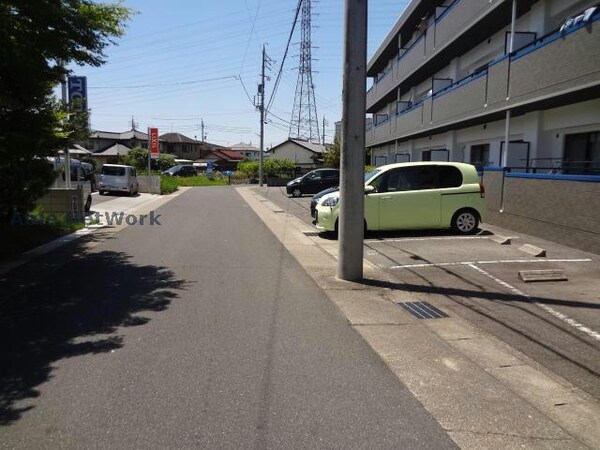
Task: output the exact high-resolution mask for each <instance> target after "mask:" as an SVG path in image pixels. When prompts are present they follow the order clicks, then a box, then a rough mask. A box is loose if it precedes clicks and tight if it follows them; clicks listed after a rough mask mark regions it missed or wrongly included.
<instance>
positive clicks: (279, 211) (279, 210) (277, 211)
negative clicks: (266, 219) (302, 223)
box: [273, 209, 285, 214]
mask: <svg viewBox="0 0 600 450" xmlns="http://www.w3.org/2000/svg"><path fill="white" fill-rule="evenodd" d="M273 212H274V213H278V214H281V213H284V212H285V211H284V210H282V209H276V210H274V211H273Z"/></svg>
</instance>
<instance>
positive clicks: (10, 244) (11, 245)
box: [0, 208, 84, 261]
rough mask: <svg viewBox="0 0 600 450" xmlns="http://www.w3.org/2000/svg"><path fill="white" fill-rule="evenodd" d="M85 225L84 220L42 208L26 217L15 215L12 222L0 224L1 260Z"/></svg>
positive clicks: (8, 258)
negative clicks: (77, 220) (76, 220)
mask: <svg viewBox="0 0 600 450" xmlns="http://www.w3.org/2000/svg"><path fill="white" fill-rule="evenodd" d="M83 227H84V223H83V222H72V221H69V220H66V217H65V215H60V214H56V215H52V216H50V215H44V214H43V213H42V211H41V209H40V208H36V209H35V210H34V212H32V213H31V214H29V215H27V216H26V217H22V216H14V217H13V218H12V220H11V223H3V224H0V234H1V235H2V240H3V241H4V243H3V245H2V246H0V261H7V260H10V259H14V258H16V257H18V256H19V255H20V254H21V253H23V252H26V251H27V250H31V249H32V248H35V247H39V246H40V245H43V244H46V243H47V242H50V241H52V240H54V239H57V238H59V237H61V236H64V235H66V234H69V233H73V232H74V231H77V230H80V229H82V228H83Z"/></svg>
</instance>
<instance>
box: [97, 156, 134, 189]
mask: <svg viewBox="0 0 600 450" xmlns="http://www.w3.org/2000/svg"><path fill="white" fill-rule="evenodd" d="M139 190H140V185H139V183H138V179H137V175H136V173H135V168H134V167H131V166H124V165H121V164H104V165H103V166H102V171H101V172H100V182H99V183H98V192H99V193H100V195H104V194H105V193H109V192H126V193H127V194H129V195H134V194H137V193H138V192H139Z"/></svg>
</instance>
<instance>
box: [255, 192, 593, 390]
mask: <svg viewBox="0 0 600 450" xmlns="http://www.w3.org/2000/svg"><path fill="white" fill-rule="evenodd" d="M259 191H260V192H261V193H262V194H263V195H264V196H265V197H267V198H268V199H269V200H271V201H272V202H274V203H275V204H277V205H278V206H279V207H280V208H281V209H284V210H286V211H288V212H289V213H291V214H294V215H295V216H297V217H298V218H299V219H301V220H302V221H304V222H305V223H306V224H307V228H308V229H310V228H311V227H312V223H311V217H310V212H309V204H310V197H308V196H305V197H302V198H289V197H288V196H287V195H286V194H285V190H284V188H279V187H272V188H264V189H262V190H259ZM486 227H487V228H490V227H489V226H488V225H487V224H484V227H483V228H484V229H485V228H486ZM491 229H493V230H494V231H497V232H498V233H500V234H503V235H505V236H513V237H514V239H513V241H514V244H513V245H508V246H503V245H499V244H497V243H494V242H491V241H490V240H489V239H487V238H486V237H485V236H486V234H485V231H484V234H482V235H480V236H474V237H471V238H467V239H463V238H457V236H455V235H454V234H453V233H451V232H449V231H445V230H432V231H427V230H425V231H405V232H382V233H370V234H369V235H368V236H367V239H366V240H365V247H364V254H365V258H366V259H367V260H369V261H370V262H371V263H373V264H375V265H376V266H378V267H379V268H380V269H381V270H382V271H385V272H386V273H387V274H388V275H391V276H392V277H394V279H395V280H396V283H395V284H391V285H388V286H387V287H389V288H391V289H394V290H397V291H400V292H402V291H406V292H410V293H411V295H413V296H417V297H418V298H419V299H421V300H428V299H434V300H435V301H436V302H438V304H439V305H443V309H444V310H445V312H447V313H448V314H450V315H456V316H460V317H463V318H466V319H467V320H469V321H470V322H472V323H474V324H476V325H477V326H478V327H480V328H482V329H483V330H485V331H487V332H489V333H490V334H492V335H494V336H496V337H498V338H500V339H501V340H503V341H504V342H506V343H508V344H509V345H510V346H512V347H514V348H516V349H518V350H519V351H521V352H522V353H524V354H525V355H527V356H529V357H530V358H531V359H533V360H534V361H536V362H538V363H540V364H542V365H543V366H545V367H546V368H548V369H549V370H551V371H552V372H554V373H557V374H559V375H560V376H562V377H564V378H565V379H567V380H568V381H570V382H571V383H573V384H574V385H575V386H577V387H579V388H581V389H583V390H584V391H586V392H587V393H589V394H590V395H592V396H593V397H595V398H596V399H598V400H600V341H599V340H598V339H594V338H593V337H591V336H590V335H589V334H586V333H584V332H582V331H581V329H580V328H577V327H575V326H573V324H572V323H569V322H568V321H569V320H571V319H572V320H574V321H575V322H577V323H578V324H580V325H582V326H584V327H586V328H588V329H589V330H590V331H592V332H596V333H598V332H599V331H600V294H599V293H600V257H599V256H598V255H594V254H590V253H586V252H582V251H580V250H575V249H570V248H568V247H564V246H561V245H558V244H554V243H551V242H547V241H540V240H538V239H535V238H532V237H530V236H525V235H520V234H519V233H514V232H511V231H509V230H501V229H498V228H496V227H491ZM323 238H324V239H331V237H326V236H324V237H323ZM523 243H534V244H536V245H539V246H541V247H543V248H546V249H547V252H548V256H547V257H546V258H533V257H531V255H528V254H525V253H523V252H521V251H519V250H518V247H519V246H520V245H521V244H523ZM477 261H484V263H482V264H461V263H462V262H477ZM553 261H554V262H553ZM551 268H555V269H562V270H564V271H565V273H566V274H567V275H568V277H569V281H568V282H550V283H537V284H536V283H533V284H526V283H523V282H522V281H520V280H519V279H518V271H519V270H525V269H534V270H535V269H551ZM521 293H522V294H526V295H528V296H529V297H526V296H523V295H521ZM544 308H546V309H544ZM548 308H549V310H548ZM549 311H551V312H549ZM561 315H562V316H563V318H562V319H561V318H560V316H561ZM565 317H566V318H567V319H565Z"/></svg>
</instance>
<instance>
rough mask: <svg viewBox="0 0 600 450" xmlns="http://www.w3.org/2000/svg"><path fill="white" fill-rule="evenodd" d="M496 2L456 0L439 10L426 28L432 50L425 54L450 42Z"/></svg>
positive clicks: (492, 0) (496, 1)
mask: <svg viewBox="0 0 600 450" xmlns="http://www.w3.org/2000/svg"><path fill="white" fill-rule="evenodd" d="M498 3H500V2H499V1H498V0H490V1H481V0H456V1H454V2H453V3H452V4H451V5H450V6H448V8H446V9H444V10H441V11H440V13H439V14H438V16H437V17H436V19H435V21H434V22H433V27H430V28H428V30H427V31H428V33H429V35H430V40H431V41H432V44H433V47H432V51H431V53H429V54H428V55H427V56H430V55H432V54H433V53H435V52H436V51H437V50H438V49H439V48H441V47H443V46H445V45H447V44H448V43H450V42H452V41H453V40H454V39H455V38H456V37H457V36H459V35H460V34H461V33H463V32H464V30H466V29H467V28H468V27H469V26H471V25H472V24H474V23H477V22H478V21H479V18H480V17H481V16H482V15H485V14H487V13H488V12H489V11H490V10H491V9H493V8H494V7H496V5H498ZM432 28H433V29H432Z"/></svg>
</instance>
